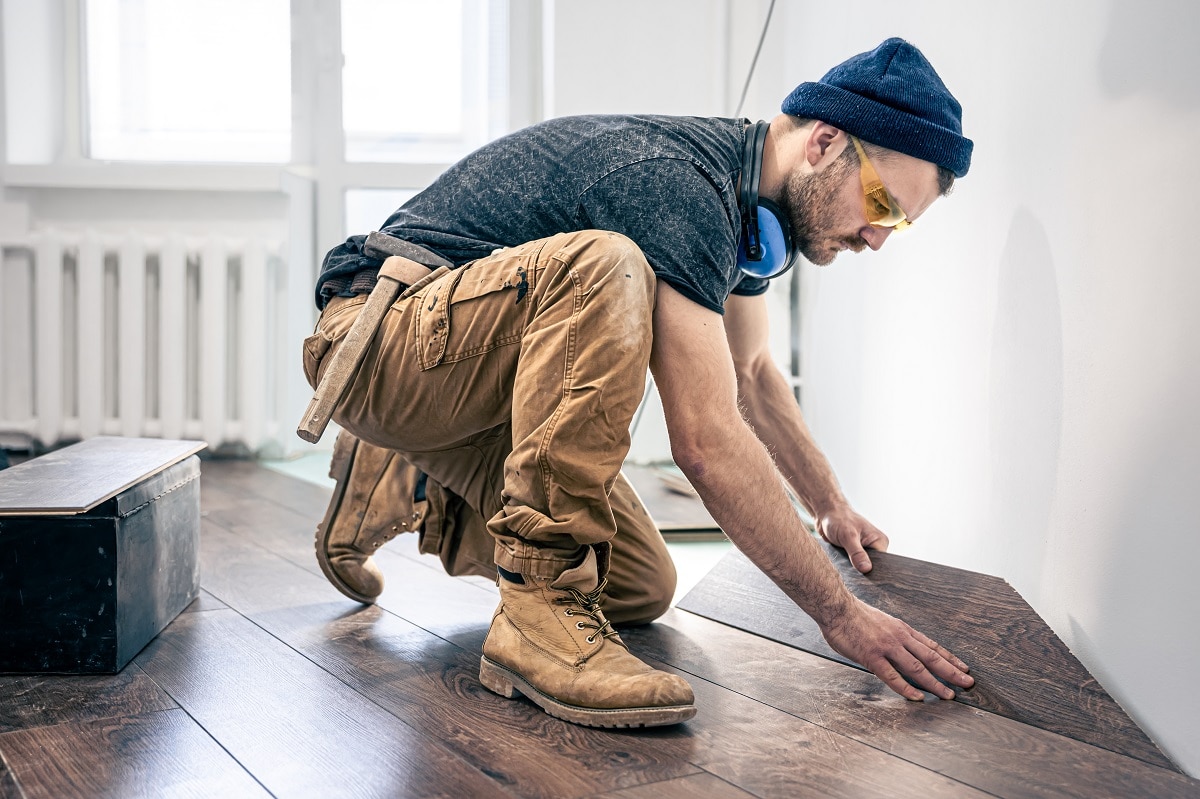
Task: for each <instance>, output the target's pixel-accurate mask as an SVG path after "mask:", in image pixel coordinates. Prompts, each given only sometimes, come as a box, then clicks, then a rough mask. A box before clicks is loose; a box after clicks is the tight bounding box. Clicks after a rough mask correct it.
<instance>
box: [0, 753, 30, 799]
mask: <svg viewBox="0 0 1200 799" xmlns="http://www.w3.org/2000/svg"><path fill="white" fill-rule="evenodd" d="M0 799H26V797H25V792H24V791H23V790H21V784H20V783H19V782H17V778H16V775H14V774H13V773H12V769H10V768H9V767H8V762H7V761H6V760H5V759H4V750H3V749H2V748H0Z"/></svg>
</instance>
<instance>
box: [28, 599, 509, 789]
mask: <svg viewBox="0 0 1200 799" xmlns="http://www.w3.org/2000/svg"><path fill="white" fill-rule="evenodd" d="M137 662H138V664H139V665H140V666H141V667H142V668H143V669H144V670H145V671H146V672H147V673H148V674H150V675H151V676H152V677H153V678H154V680H155V681H156V682H157V683H159V684H160V685H162V686H163V688H164V689H165V690H166V691H167V692H168V693H170V694H171V696H172V697H173V698H174V699H175V700H176V701H177V702H178V703H179V705H180V706H181V707H182V708H183V709H184V710H186V711H187V713H188V714H189V715H190V716H191V717H192V718H194V719H196V721H197V722H198V723H199V724H200V725H201V726H202V727H203V728H204V729H205V730H206V731H207V732H208V733H209V734H210V735H211V736H212V737H213V738H214V739H216V740H217V741H218V742H219V743H220V745H221V746H222V747H223V748H224V749H225V750H226V751H228V752H229V753H230V754H231V755H232V756H233V757H234V758H236V759H237V761H238V762H239V763H241V764H242V765H243V766H244V767H245V768H246V769H247V770H248V771H249V772H250V773H252V774H254V776H255V778H256V779H257V780H258V781H259V782H260V783H261V784H262V785H263V786H264V787H265V788H266V789H267V790H268V791H269V792H270V793H271V794H273V795H275V796H277V797H307V796H321V797H339V796H346V797H359V796H431V795H450V796H484V795H499V794H502V793H503V791H502V790H501V788H500V786H499V785H498V784H497V783H496V782H495V781H493V780H492V779H491V778H489V777H488V776H486V775H484V774H483V773H481V772H480V771H478V770H477V769H475V768H474V767H472V766H471V765H470V764H468V763H466V762H465V761H463V760H461V759H460V758H458V757H455V756H454V755H453V754H451V753H450V752H449V751H447V749H446V748H445V747H444V746H443V745H442V744H440V743H439V742H437V741H433V740H430V739H429V738H426V737H424V736H422V735H421V734H419V733H418V732H416V731H415V730H414V729H413V728H412V727H410V726H409V725H407V724H405V723H404V722H402V721H400V720H399V719H397V718H396V717H395V716H393V715H391V714H389V713H387V712H386V711H384V710H382V709H381V708H380V707H379V706H378V705H376V704H375V703H373V702H371V701H369V700H368V699H366V698H364V697H362V696H361V695H359V694H358V693H357V692H355V691H353V690H352V689H350V688H349V687H347V686H346V685H345V684H344V683H343V682H341V681H340V680H338V679H337V678H336V677H334V676H333V675H331V674H329V673H328V672H326V671H324V670H322V669H321V668H319V667H318V666H316V665H315V664H313V663H312V662H311V661H309V660H308V659H307V658H305V657H303V656H302V655H300V654H298V653H297V652H296V651H295V650H293V649H292V648H290V647H289V646H287V645H286V644H284V643H283V642H281V641H279V640H277V639H276V638H273V637H272V636H270V635H269V634H268V633H266V632H264V631H263V630H262V629H261V628H260V627H258V626H257V625H255V624H253V623H252V622H250V621H249V620H247V619H245V618H243V617H242V616H240V615H238V614H237V613H235V612H233V611H231V610H214V611H210V612H206V613H187V614H184V615H182V616H180V617H179V619H178V620H176V622H175V623H174V624H172V625H171V626H170V627H169V628H168V629H167V630H166V631H165V632H164V633H163V634H162V635H161V636H159V638H158V639H156V640H155V641H154V642H152V643H151V644H150V646H149V647H147V649H146V651H145V652H143V653H142V654H141V655H139V656H138V661H137ZM17 773H18V775H20V776H21V778H22V779H24V774H23V772H22V771H21V770H19V769H18V770H17Z"/></svg>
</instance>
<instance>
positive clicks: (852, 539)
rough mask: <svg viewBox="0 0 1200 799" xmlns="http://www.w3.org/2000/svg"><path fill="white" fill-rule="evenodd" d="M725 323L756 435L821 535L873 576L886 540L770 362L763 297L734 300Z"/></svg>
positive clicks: (742, 400)
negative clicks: (856, 505)
mask: <svg viewBox="0 0 1200 799" xmlns="http://www.w3.org/2000/svg"><path fill="white" fill-rule="evenodd" d="M724 324H725V334H726V337H727V338H728V341H729V348H730V352H731V353H732V356H733V361H734V368H735V370H736V372H737V382H738V401H739V403H740V405H741V407H742V408H743V410H744V411H745V414H746V417H747V418H748V419H749V421H750V424H751V425H752V426H753V427H754V432H755V434H756V435H757V436H758V438H759V439H760V440H761V441H762V442H763V443H764V444H766V446H767V449H768V450H769V451H770V452H771V454H772V455H773V456H774V458H775V463H776V466H777V467H778V468H779V471H780V472H781V473H782V474H783V476H784V479H786V480H787V481H788V484H789V485H790V486H791V487H792V490H793V491H795V492H796V496H797V497H798V498H799V500H800V501H801V502H802V503H804V506H805V507H806V508H807V509H808V511H809V513H811V514H812V516H813V519H815V520H816V523H817V531H818V532H819V533H820V534H821V536H822V537H824V538H825V539H826V540H827V541H829V542H830V543H832V544H835V545H837V546H839V547H842V548H843V549H845V550H846V553H847V555H849V557H850V562H851V563H853V564H854V567H855V568H857V569H858V570H859V571H860V572H863V573H864V574H865V573H866V572H869V571H870V570H871V559H870V557H869V556H868V555H867V553H866V550H865V548H867V547H869V548H871V549H878V550H886V549H887V547H888V537H887V536H886V535H884V533H883V532H882V531H881V530H879V529H878V528H877V527H875V525H873V524H871V523H870V522H869V521H867V520H866V519H865V518H864V517H863V516H861V515H860V514H859V513H858V512H857V511H855V510H854V509H853V508H852V507H851V506H850V503H849V502H848V501H847V500H846V497H845V495H844V494H842V490H841V488H840V487H839V486H838V482H837V478H836V477H835V476H834V473H833V468H832V467H831V466H830V465H829V461H828V460H827V459H826V458H825V455H824V454H823V453H822V452H821V450H820V448H819V447H818V446H817V444H816V442H815V441H814V440H813V437H812V434H811V433H810V432H809V430H808V425H806V424H805V422H804V416H803V414H802V413H801V412H800V406H799V405H798V404H797V403H796V401H795V399H794V398H793V397H792V393H791V389H790V388H789V386H788V383H787V381H786V380H785V379H784V377H783V374H782V373H781V372H780V371H779V368H778V367H777V366H776V365H775V362H774V360H773V359H772V358H771V354H770V350H769V348H768V345H767V341H768V339H767V312H766V301H765V299H764V297H762V296H758V297H739V296H736V295H735V296H731V297H730V298H729V301H728V302H727V303H726V304H725V317H724Z"/></svg>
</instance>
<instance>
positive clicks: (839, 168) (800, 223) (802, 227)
mask: <svg viewBox="0 0 1200 799" xmlns="http://www.w3.org/2000/svg"><path fill="white" fill-rule="evenodd" d="M853 153H854V151H853V150H851V149H850V148H846V152H843V153H842V154H841V155H840V156H838V158H837V159H836V160H834V162H833V163H832V164H830V165H829V166H828V167H826V168H825V169H824V170H822V171H821V172H813V173H811V174H808V175H804V174H801V173H799V172H793V173H792V174H791V175H790V176H789V177H788V181H787V185H786V186H785V187H784V192H783V197H781V198H780V199H781V202H780V207H781V208H782V209H783V211H784V213H785V214H787V217H788V219H789V220H790V221H791V228H792V242H793V244H794V246H795V247H796V249H798V250H799V251H800V253H801V254H802V255H803V256H804V257H805V258H807V259H808V261H809V262H810V263H813V264H816V265H817V266H825V265H827V264H830V263H832V262H833V259H834V258H836V257H837V254H838V251H837V250H836V249H833V248H832V247H831V246H830V245H832V244H834V243H838V244H842V245H844V246H845V247H846V248H847V249H850V250H853V251H854V252H860V251H861V250H862V249H863V248H864V247H866V246H867V243H866V242H865V241H863V239H862V237H861V236H835V235H834V233H833V230H834V224H835V223H836V220H831V218H832V217H833V216H834V209H836V208H837V195H838V193H839V192H840V191H841V190H842V187H843V185H845V181H846V178H848V177H849V176H850V175H851V174H852V173H853V172H854V171H855V170H856V169H857V168H858V161H857V159H855V158H852V157H850V156H851V155H853Z"/></svg>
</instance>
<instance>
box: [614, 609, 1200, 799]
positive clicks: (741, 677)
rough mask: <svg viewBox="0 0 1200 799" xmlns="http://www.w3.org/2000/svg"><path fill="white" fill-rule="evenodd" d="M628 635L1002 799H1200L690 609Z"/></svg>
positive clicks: (687, 668) (1130, 764)
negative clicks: (914, 697)
mask: <svg viewBox="0 0 1200 799" xmlns="http://www.w3.org/2000/svg"><path fill="white" fill-rule="evenodd" d="M622 636H623V637H624V638H625V640H626V641H627V642H628V643H629V644H630V645H631V646H632V647H634V649H635V651H637V652H638V653H640V654H642V655H643V656H645V657H648V658H653V659H655V660H658V661H665V662H669V663H671V664H673V665H674V666H676V667H677V668H679V669H680V670H681V672H682V673H685V674H692V675H696V676H697V677H700V678H703V679H705V680H708V681H710V682H713V683H716V684H720V685H723V686H725V687H726V688H729V689H731V690H733V691H736V692H738V693H741V694H745V695H746V696H752V697H754V698H755V699H757V700H758V701H760V702H762V703H764V704H766V705H770V706H772V707H775V708H779V709H780V710H783V711H785V712H788V713H791V714H793V715H795V716H798V717H800V718H804V719H807V720H809V721H811V722H813V723H815V724H817V725H820V726H821V727H824V728H826V729H829V730H831V731H835V732H838V733H840V734H842V735H845V736H847V737H848V738H853V739H854V740H856V741H860V742H862V743H865V744H867V745H869V746H871V747H873V748H875V749H878V750H880V751H882V752H886V753H888V754H890V755H893V756H896V757H901V758H903V759H905V760H908V761H911V762H912V763H915V764H918V765H921V766H924V767H926V768H929V769H932V770H936V771H938V772H939V773H942V774H945V775H946V776H948V777H952V778H954V779H956V780H958V781H960V782H963V783H965V784H968V785H971V786H973V787H975V788H978V789H980V790H983V791H986V792H988V793H991V794H994V795H996V796H1003V797H1011V798H1012V799H1029V798H1031V797H1074V798H1075V799H1104V798H1106V797H1110V798H1111V799H1121V798H1123V797H1134V796H1155V797H1163V798H1164V799H1166V798H1167V797H1200V782H1198V781H1196V780H1193V779H1189V778H1188V777H1186V776H1184V775H1182V774H1178V773H1176V772H1174V771H1171V770H1168V769H1164V768H1159V767H1157V766H1152V765H1150V764H1148V763H1145V762H1143V761H1140V760H1137V759H1135V758H1131V757H1127V756H1125V755H1119V754H1116V753H1113V752H1110V751H1108V750H1107V749H1102V748H1099V747H1096V746H1092V745H1090V744H1085V743H1082V742H1080V741H1076V740H1074V739H1072V738H1068V737H1066V736H1062V735H1058V734H1056V733H1052V732H1047V731H1046V730H1042V729H1039V728H1037V727H1033V726H1030V725H1027V724H1022V723H1020V722H1017V721H1013V720H1012V719H1008V718H1005V717H1003V716H998V715H996V714H993V713H988V712H986V711H982V710H979V709H977V708H972V707H969V706H966V705H963V704H961V703H958V702H944V701H940V700H936V699H932V698H931V699H929V700H927V701H926V702H924V703H916V702H909V701H907V700H905V699H903V698H901V697H899V696H897V695H896V694H894V693H893V692H892V691H891V690H890V689H888V688H887V686H885V685H884V684H883V683H881V682H880V681H879V680H878V679H876V678H875V677H874V676H873V675H871V674H869V673H867V672H865V671H862V670H859V669H855V668H850V667H849V666H846V665H844V664H842V663H838V662H834V661H832V660H829V659H826V658H823V657H820V656H817V655H813V654H810V653H808V652H804V651H802V650H799V649H795V648H793V647H790V646H788V645H785V644H780V643H777V642H775V641H771V640H769V639H766V638H760V637H754V636H747V635H746V634H745V633H744V632H742V631H741V630H737V629H735V628H733V627H729V626H727V625H724V624H720V623H718V622H714V621H711V620H709V619H706V618H703V617H701V616H696V615H694V614H692V613H688V612H685V611H680V610H672V611H669V612H668V614H667V615H666V616H665V617H664V618H663V620H662V621H661V622H659V623H657V624H654V625H649V626H646V627H639V628H637V629H634V630H627V631H625V632H623V633H622ZM701 712H703V710H702V711H701Z"/></svg>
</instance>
